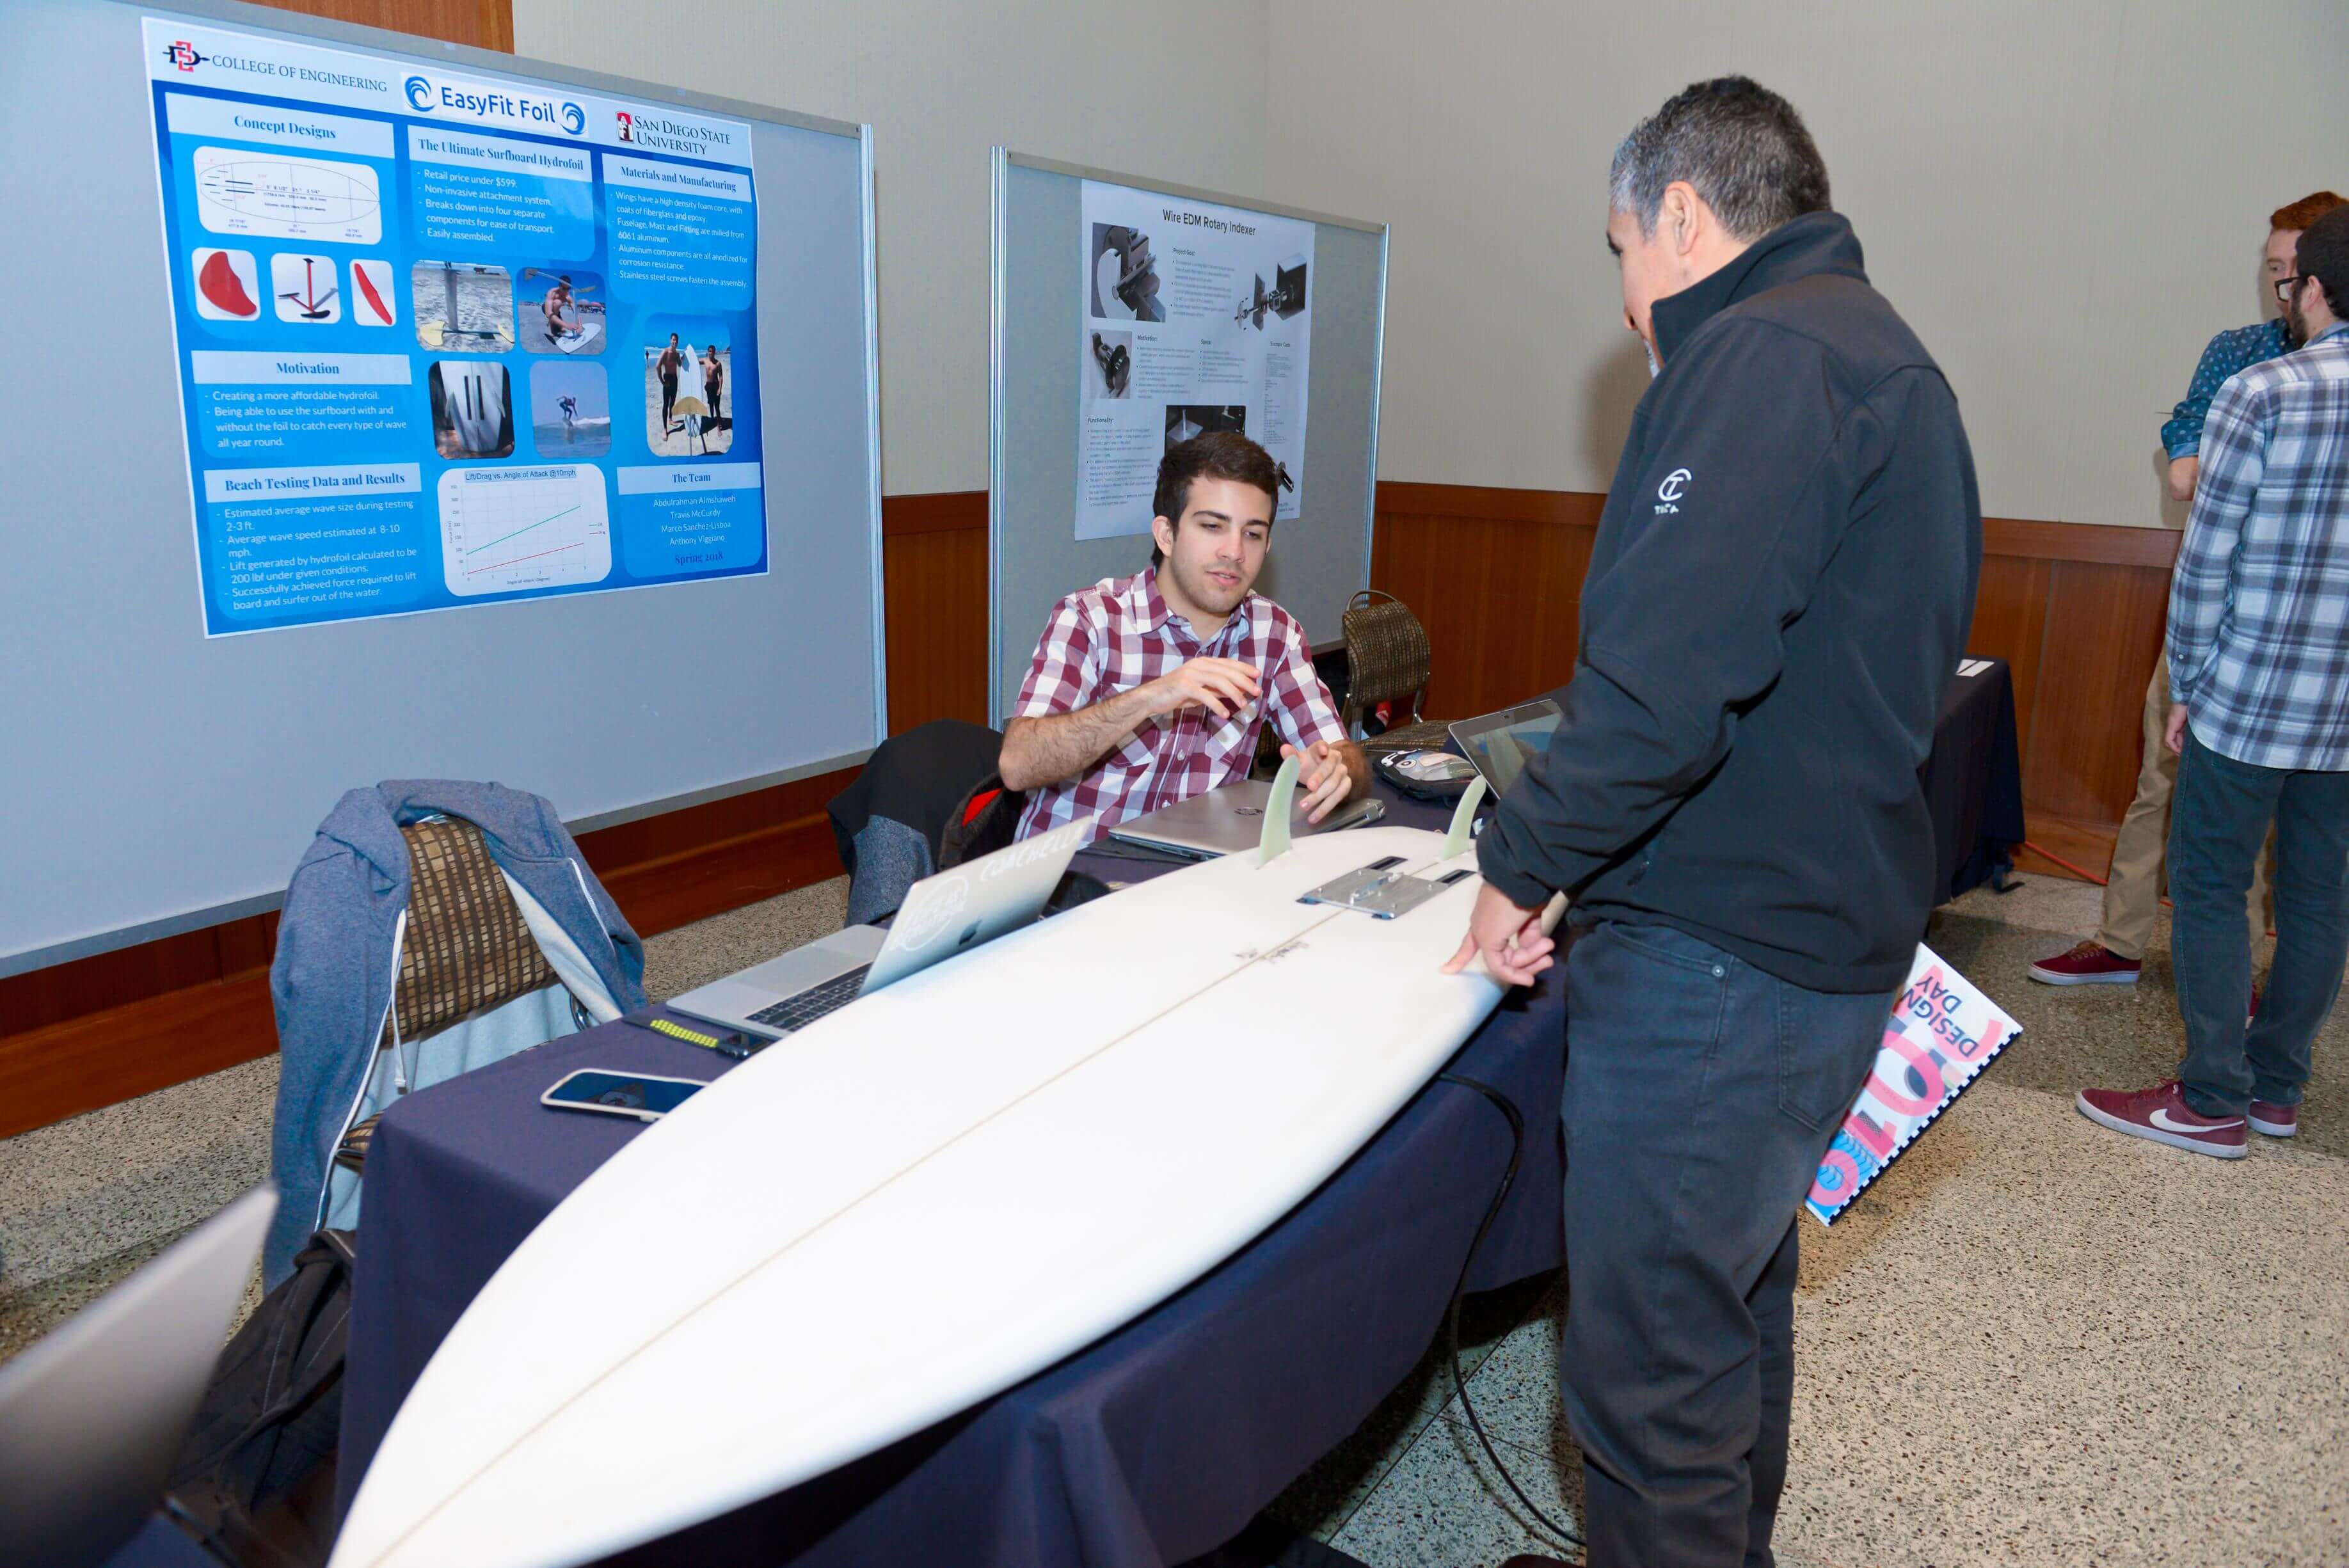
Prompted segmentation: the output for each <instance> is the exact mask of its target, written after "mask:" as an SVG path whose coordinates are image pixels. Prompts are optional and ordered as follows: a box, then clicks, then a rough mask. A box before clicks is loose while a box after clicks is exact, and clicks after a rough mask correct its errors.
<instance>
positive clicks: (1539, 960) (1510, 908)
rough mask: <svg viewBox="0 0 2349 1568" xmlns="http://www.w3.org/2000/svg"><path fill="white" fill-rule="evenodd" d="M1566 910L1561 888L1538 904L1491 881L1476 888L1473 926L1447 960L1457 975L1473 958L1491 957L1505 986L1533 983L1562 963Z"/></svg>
mask: <svg viewBox="0 0 2349 1568" xmlns="http://www.w3.org/2000/svg"><path fill="white" fill-rule="evenodd" d="M1564 913H1566V895H1565V894H1564V893H1558V894H1556V895H1555V896H1553V897H1552V898H1551V899H1550V900H1549V902H1548V903H1545V904H1543V905H1541V906H1540V907H1539V908H1537V909H1526V908H1525V907H1524V906H1523V905H1520V904H1516V903H1510V902H1509V895H1508V894H1506V893H1505V892H1501V890H1500V889H1498V888H1496V887H1495V886H1494V885H1493V884H1492V883H1490V882H1486V883H1485V884H1484V885H1483V886H1481V887H1479V888H1478V889H1477V890H1476V906H1475V908H1474V909H1472V910H1471V911H1469V913H1468V931H1467V934H1465V935H1464V936H1462V937H1461V939H1460V950H1459V951H1458V952H1457V953H1454V954H1453V955H1452V956H1451V958H1450V959H1449V960H1448V961H1446V963H1445V964H1444V974H1446V975H1457V974H1459V973H1460V972H1461V971H1462V970H1463V969H1465V968H1466V967H1468V961H1469V960H1470V959H1472V958H1476V957H1482V958H1483V959H1484V960H1485V974H1487V975H1491V976H1492V977H1493V978H1494V979H1495V980H1498V981H1499V982H1500V983H1501V984H1502V985H1532V984H1533V983H1534V980H1535V978H1536V977H1537V976H1538V975H1540V974H1541V972H1542V971H1543V970H1545V969H1547V968H1548V967H1549V966H1550V965H1553V964H1555V963H1557V956H1556V951H1557V940H1556V939H1555V938H1554V937H1552V936H1551V935H1550V933H1551V932H1552V931H1554V930H1556V929H1557V921H1558V916H1560V915H1561V914H1564Z"/></svg>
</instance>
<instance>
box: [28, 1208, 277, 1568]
mask: <svg viewBox="0 0 2349 1568" xmlns="http://www.w3.org/2000/svg"><path fill="white" fill-rule="evenodd" d="M275 1212H277V1189H276V1188H274V1187H269V1186H262V1187H256V1188H254V1190H253V1191H250V1192H247V1193H246V1194H245V1195H244V1196H243V1197H242V1198H239V1199H238V1200H236V1202H233V1203H231V1204H230V1205H229V1206H228V1207H227V1208H225V1209H222V1211H221V1212H219V1213H217V1214H214V1215H213V1216H212V1218H211V1219H209V1220H206V1221H205V1222H203V1223H202V1224H201V1225H198V1226H197V1227H196V1228H195V1229H194V1230H193V1231H192V1232H191V1233H188V1234H187V1235H185V1236H182V1237H181V1239H180V1240H178V1241H176V1242H174V1243H171V1246H170V1247H169V1248H168V1249H166V1250H165V1251H164V1253H162V1255H161V1256H160V1257H158V1258H156V1259H154V1260H153V1261H152V1262H150V1263H149V1264H147V1265H146V1266H145V1267H143V1268H141V1269H140V1271H139V1272H138V1273H137V1274H132V1275H131V1276H130V1277H129V1279H127V1280H125V1281H123V1282H122V1283H121V1284H119V1285H116V1286H115V1287H114V1288H113V1289H112V1290H110V1291H108V1292H107V1293H106V1294H105V1295H102V1296H100V1297H98V1300H96V1301H95V1302H92V1303H91V1304H90V1305H88V1306H87V1307H84V1308H83V1309H82V1310H81V1312H80V1313H79V1314H78V1315H76V1316H75V1317H74V1319H73V1320H72V1321H71V1322H70V1323H67V1325H66V1326H64V1327H62V1328H60V1329H58V1330H57V1332H56V1333H54V1334H51V1335H50V1336H48V1337H47V1338H46V1339H43V1340H42V1341H40V1342H39V1343H38V1344H36V1345H35V1346H32V1348H30V1349H28V1350H26V1352H25V1353H24V1354H23V1355H21V1356H19V1357H16V1359H15V1360H14V1361H12V1362H10V1363H9V1364H8V1365H7V1366H5V1367H0V1542H5V1546H0V1556H5V1558H6V1560H7V1561H8V1563H10V1564H11V1568H85V1565H87V1564H90V1563H101V1562H104V1561H105V1560H106V1558H107V1556H108V1555H109V1553H112V1552H113V1551H114V1550H115V1548H117V1547H119V1546H120V1545H121V1544H122V1543H123V1542H126V1541H128V1540H129V1539H130V1537H131V1536H133V1535H135V1534H137V1533H138V1532H139V1529H140V1526H141V1525H142V1524H144V1523H145V1522H146V1520H147V1517H148V1515H149V1514H150V1512H152V1511H153V1510H154V1507H155V1504H156V1503H157V1502H158V1501H160V1500H161V1498H162V1496H163V1484H164V1482H165V1481H166V1480H170V1479H171V1465H172V1461H174V1460H177V1459H178V1458H179V1456H180V1445H181V1443H183V1442H185V1441H186V1440H187V1436H188V1424H189V1423H190V1422H191V1421H192V1420H194V1419H195V1415H196V1407H197V1406H198V1405H199V1404H201V1403H202V1400H203V1396H204V1389H205V1388H206V1387H209V1386H210V1384H211V1383H212V1368H213V1367H214V1365H215V1364H216V1363H217V1362H218V1361H219V1360H220V1353H221V1346H222V1344H223V1343H224V1342H225V1341H226V1340H227V1338H228V1325H229V1319H230V1317H231V1316H233V1315H234V1314H235V1312H236V1304H237V1303H238V1302H239V1301H240V1300H242V1299H243V1296H244V1284H245V1281H246V1280H247V1279H248V1278H249V1277H250V1276H251V1275H252V1273H253V1260H254V1258H255V1257H257V1256H259V1255H260V1253H261V1240H262V1236H263V1234H264V1233H265V1232H266V1231H267V1230H268V1229H269V1217H270V1216H271V1215H272V1214H274V1213H275Z"/></svg>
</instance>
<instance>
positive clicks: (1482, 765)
mask: <svg viewBox="0 0 2349 1568" xmlns="http://www.w3.org/2000/svg"><path fill="white" fill-rule="evenodd" d="M1562 717H1565V716H1564V715H1563V714H1562V713H1560V712H1559V711H1558V706H1557V703H1555V702H1553V701H1551V700H1550V699H1549V698H1548V697H1546V696H1541V697H1536V698H1535V699H1534V700H1533V701H1531V702H1523V703H1519V704H1518V705H1517V706H1516V707H1505V708H1503V709H1502V710H1501V711H1500V712H1498V713H1488V714H1486V715H1485V716H1484V717H1482V718H1464V719H1462V720H1461V721H1460V722H1459V723H1457V724H1455V725H1453V726H1452V727H1451V735H1452V744H1453V745H1454V746H1456V747H1458V748H1460V754H1461V755H1462V756H1463V757H1465V758H1468V760H1469V761H1471V762H1473V763H1475V765H1476V771H1477V772H1479V773H1481V774H1483V775H1484V776H1485V783H1487V784H1489V785H1491V786H1492V787H1493V798H1494V799H1500V798H1501V797H1502V796H1504V795H1506V794H1507V793H1508V792H1509V786H1510V785H1512V784H1514V783H1516V781H1517V775H1518V774H1520V773H1522V772H1524V771H1525V767H1526V758H1529V757H1538V756H1540V755H1541V754H1542V753H1543V752H1545V751H1547V750H1548V749H1549V738H1550V732H1551V731H1552V730H1554V729H1556V728H1557V723H1558V720H1559V719H1560V718H1562Z"/></svg>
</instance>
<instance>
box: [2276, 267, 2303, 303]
mask: <svg viewBox="0 0 2349 1568" xmlns="http://www.w3.org/2000/svg"><path fill="white" fill-rule="evenodd" d="M2304 276H2305V274H2301V273H2295V274H2294V275H2292V276H2291V277H2288V278H2278V279H2276V281H2275V292H2276V303H2277V304H2291V303H2292V290H2294V289H2296V288H2298V287H2299V286H2300V285H2301V284H2302V281H2303V279H2304Z"/></svg>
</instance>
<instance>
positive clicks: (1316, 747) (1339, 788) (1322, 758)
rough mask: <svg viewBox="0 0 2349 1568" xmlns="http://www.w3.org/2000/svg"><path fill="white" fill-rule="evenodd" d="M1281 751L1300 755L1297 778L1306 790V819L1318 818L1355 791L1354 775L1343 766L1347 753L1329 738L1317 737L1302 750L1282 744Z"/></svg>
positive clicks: (1315, 819) (1292, 755)
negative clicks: (1318, 738) (1329, 740)
mask: <svg viewBox="0 0 2349 1568" xmlns="http://www.w3.org/2000/svg"><path fill="white" fill-rule="evenodd" d="M1280 754H1281V756H1282V757H1284V758H1288V757H1295V758H1300V759H1301V760H1299V763H1298V764H1297V782H1298V783H1299V785H1301V786H1302V787H1303V788H1304V790H1305V820H1307V821H1309V822H1318V821H1319V820H1321V819H1322V818H1324V817H1326V816H1328V815H1329V814H1330V811H1331V810H1333V809H1334V808H1335V807H1336V806H1337V805H1338V804H1339V803H1340V801H1342V800H1344V799H1346V797H1347V796H1349V795H1350V794H1352V793H1353V792H1354V775H1353V773H1352V772H1351V770H1350V769H1348V768H1347V766H1346V754H1345V753H1344V752H1343V751H1341V750H1340V749H1339V748H1337V747H1335V746H1332V745H1330V743H1329V742H1328V741H1326V740H1317V741H1315V742H1314V743H1313V744H1312V745H1310V746H1309V747H1307V748H1305V749H1304V750H1302V751H1299V750H1298V749H1297V748H1295V747H1294V746H1289V745H1286V744H1284V745H1283V746H1282V747H1281V748H1280Z"/></svg>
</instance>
